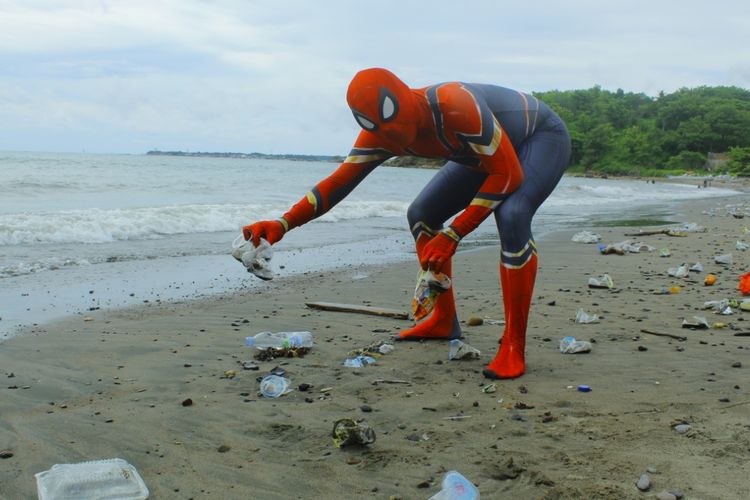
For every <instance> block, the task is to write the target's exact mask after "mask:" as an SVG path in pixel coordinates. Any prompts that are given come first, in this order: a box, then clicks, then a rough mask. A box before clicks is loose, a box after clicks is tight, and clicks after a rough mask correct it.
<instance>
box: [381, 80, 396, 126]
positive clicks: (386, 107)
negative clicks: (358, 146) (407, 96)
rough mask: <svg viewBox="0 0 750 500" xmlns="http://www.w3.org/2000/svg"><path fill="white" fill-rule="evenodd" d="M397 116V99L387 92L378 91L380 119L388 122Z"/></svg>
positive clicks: (384, 90)
mask: <svg viewBox="0 0 750 500" xmlns="http://www.w3.org/2000/svg"><path fill="white" fill-rule="evenodd" d="M397 114H398V99H396V96H395V95H393V93H391V92H390V91H389V90H387V89H385V88H381V89H380V119H381V120H382V121H383V122H388V121H391V120H393V119H394V118H396V115H397Z"/></svg>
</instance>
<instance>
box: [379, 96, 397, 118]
mask: <svg viewBox="0 0 750 500" xmlns="http://www.w3.org/2000/svg"><path fill="white" fill-rule="evenodd" d="M381 112H382V114H383V120H388V119H389V118H391V117H393V115H394V114H395V113H396V105H395V104H394V103H393V99H391V98H390V97H388V96H385V98H384V99H383V109H382V111H381Z"/></svg>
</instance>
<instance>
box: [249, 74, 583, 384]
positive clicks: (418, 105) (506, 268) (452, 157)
mask: <svg viewBox="0 0 750 500" xmlns="http://www.w3.org/2000/svg"><path fill="white" fill-rule="evenodd" d="M346 99H347V102H348V104H349V107H350V108H351V110H352V113H353V114H354V118H355V119H356V120H357V123H359V125H360V126H361V127H362V131H361V132H360V134H359V136H358V137H357V140H356V142H355V144H354V148H353V149H352V150H351V152H350V153H349V156H348V157H347V158H346V159H345V160H344V162H343V163H342V164H341V166H340V167H339V168H338V169H337V170H336V171H335V172H333V174H331V175H330V176H329V177H328V178H326V179H323V180H322V181H321V182H319V183H318V184H317V185H316V186H315V187H313V188H312V190H311V191H310V192H308V193H307V196H305V197H304V198H302V200H300V201H299V202H298V203H297V204H296V205H294V206H293V207H292V208H291V209H290V210H289V211H288V212H287V213H285V214H284V215H283V217H281V218H279V219H277V220H275V221H261V222H256V223H254V224H250V225H248V226H245V227H244V228H243V234H244V235H245V239H247V240H249V239H252V241H253V244H254V245H255V246H257V245H258V244H259V240H260V238H265V239H266V240H268V242H269V243H271V244H273V243H275V242H277V241H279V240H280V239H281V238H282V237H283V236H284V234H285V233H286V232H287V231H289V230H290V229H292V228H294V227H297V226H300V225H302V224H305V223H306V222H309V221H310V220H312V219H315V218H316V217H319V216H321V215H323V214H324V213H325V212H327V211H328V210H330V209H331V208H332V207H333V206H334V205H336V204H337V203H338V202H340V201H341V200H342V199H343V198H344V197H346V196H347V195H348V194H349V193H350V192H351V191H352V190H353V189H354V188H355V187H356V186H357V185H358V184H359V183H360V182H361V181H362V179H364V178H365V176H367V175H368V174H369V173H370V172H372V171H373V169H375V167H377V166H378V165H380V164H381V163H383V162H384V161H385V160H387V159H388V158H391V157H393V156H402V155H410V156H421V157H429V158H442V159H445V160H446V164H445V165H444V166H443V167H442V168H441V169H440V170H439V171H438V173H437V174H436V175H435V176H434V177H433V179H432V180H430V182H429V183H428V184H427V186H425V188H424V189H423V190H422V191H421V192H420V193H419V195H418V196H417V197H416V199H415V200H414V202H413V203H412V204H411V205H410V207H409V210H408V213H407V219H408V221H409V225H410V228H411V232H412V234H413V236H414V239H415V241H416V248H417V256H418V258H419V263H420V265H421V266H422V268H423V269H428V268H430V269H432V270H433V271H435V272H443V273H446V274H447V275H449V276H450V275H451V258H452V256H453V255H454V253H455V252H456V247H457V246H458V243H459V242H460V241H461V239H462V238H464V237H465V236H466V235H467V234H469V233H470V232H472V231H473V230H474V229H476V228H477V226H479V224H480V223H481V222H482V221H483V220H485V219H486V218H487V217H488V216H490V215H494V216H495V221H496V223H497V228H498V231H499V233H500V241H501V244H500V246H501V254H500V263H499V266H500V282H501V286H502V292H503V304H504V307H505V332H504V333H503V337H502V342H501V345H500V348H499V350H498V352H497V354H496V356H495V358H494V359H493V360H492V362H490V363H489V365H488V366H487V367H486V368H485V370H484V375H485V376H486V377H489V378H515V377H519V376H521V375H522V374H523V373H524V371H525V368H526V365H525V357H524V351H525V347H526V324H527V320H528V315H529V307H530V305H531V298H532V292H533V288H534V281H535V279H536V271H537V250H536V245H535V243H534V238H533V236H532V234H531V219H532V217H533V216H534V213H535V212H536V210H537V209H538V208H539V206H540V205H541V204H542V202H543V201H544V200H545V199H546V198H547V197H548V196H549V195H550V193H551V192H552V190H553V189H554V188H555V186H556V185H557V183H558V182H559V181H560V178H561V177H562V175H563V172H564V171H565V169H566V167H567V166H568V161H569V159H570V137H569V135H568V131H567V129H566V127H565V124H564V123H563V121H562V120H561V119H560V118H559V117H558V116H557V115H556V114H555V113H554V112H553V111H552V110H551V109H550V108H549V107H547V106H546V105H545V104H544V103H543V102H541V101H539V100H538V99H537V98H536V97H534V96H532V95H529V94H525V93H522V92H518V91H515V90H511V89H508V88H504V87H499V86H495V85H485V84H474V83H461V82H448V83H440V84H437V85H432V86H429V87H425V88H420V89H412V88H409V87H408V86H407V85H406V84H405V83H404V82H402V81H401V80H400V79H399V78H398V77H397V76H396V75H394V74H393V73H391V72H390V71H388V70H385V69H381V68H371V69H366V70H363V71H360V72H359V73H357V74H356V75H355V77H354V79H352V81H351V83H350V84H349V88H348V91H347V95H346ZM456 214H458V215H456ZM453 216H456V217H455V218H454V219H453V220H452V221H451V222H450V223H449V224H448V225H447V226H445V225H444V224H445V223H446V222H447V221H448V219H449V218H451V217H453ZM460 336H461V328H460V326H459V322H458V318H457V316H456V307H455V303H454V296H453V288H451V289H449V290H448V291H447V292H444V293H442V294H441V295H440V296H439V298H438V300H437V304H436V306H435V308H434V309H433V311H432V312H431V313H430V315H429V316H428V317H427V318H425V319H424V320H423V321H421V322H420V323H418V324H416V325H415V326H414V327H413V328H410V329H407V330H405V331H402V332H401V333H400V334H399V336H398V338H399V339H400V340H414V339H455V338H459V337H460Z"/></svg>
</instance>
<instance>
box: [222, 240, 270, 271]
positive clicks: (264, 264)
mask: <svg viewBox="0 0 750 500" xmlns="http://www.w3.org/2000/svg"><path fill="white" fill-rule="evenodd" d="M232 247H233V250H232V257H234V258H235V259H237V260H238V261H240V262H241V263H242V265H243V266H245V267H246V268H247V272H249V273H253V274H254V275H255V276H257V277H258V278H260V279H262V280H271V279H273V271H272V270H271V266H270V264H271V258H272V257H273V249H272V248H271V244H270V243H269V242H268V241H266V240H265V239H264V238H261V239H260V244H259V245H258V246H257V247H254V246H253V243H252V242H251V241H245V238H244V236H242V235H239V236H238V237H237V238H235V240H234V242H233V243H232Z"/></svg>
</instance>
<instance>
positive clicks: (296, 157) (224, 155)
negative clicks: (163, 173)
mask: <svg viewBox="0 0 750 500" xmlns="http://www.w3.org/2000/svg"><path fill="white" fill-rule="evenodd" d="M146 154H147V155H150V156H198V157H208V158H248V159H255V160H258V159H261V160H292V161H325V162H331V163H340V162H342V161H344V158H343V157H342V156H326V155H292V154H266V153H211V152H202V151H193V152H191V151H158V150H153V151H149V152H147V153H146Z"/></svg>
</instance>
